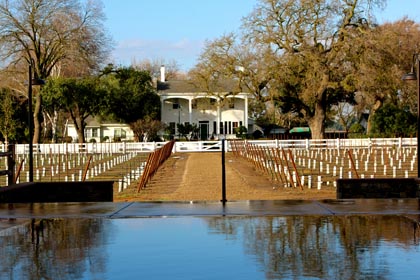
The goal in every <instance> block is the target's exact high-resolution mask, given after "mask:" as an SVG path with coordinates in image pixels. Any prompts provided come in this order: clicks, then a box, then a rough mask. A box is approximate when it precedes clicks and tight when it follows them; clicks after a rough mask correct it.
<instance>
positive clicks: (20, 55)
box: [0, 0, 109, 143]
mask: <svg viewBox="0 0 420 280" xmlns="http://www.w3.org/2000/svg"><path fill="white" fill-rule="evenodd" d="M82 3H83V5H82ZM103 19H104V15H103V13H102V6H101V4H100V2H98V1H95V0H90V1H83V2H81V1H79V0H15V1H9V0H1V1H0V45H1V49H0V57H1V58H2V59H3V61H5V63H6V64H7V65H8V68H9V69H13V71H19V70H20V71H21V72H26V71H25V69H27V67H28V66H29V65H30V66H31V67H32V68H33V73H34V77H35V78H40V79H46V78H48V77H49V76H50V75H51V74H52V73H53V72H54V71H57V69H60V70H59V71H61V69H66V70H67V71H69V72H71V71H70V69H72V67H73V65H80V64H79V62H81V61H83V63H84V66H86V65H87V66H88V67H84V68H80V69H77V70H74V69H73V73H76V72H83V70H82V69H92V70H93V69H95V68H97V66H98V64H99V63H100V62H102V61H103V59H104V58H105V57H106V56H107V54H108V51H109V47H108V46H109V40H108V38H107V36H106V34H105V33H104V32H103V30H104V28H103V25H102V22H103ZM25 65H26V67H24V66H25ZM35 100H36V101H35V102H36V104H35V109H34V112H33V115H34V138H33V142H34V143H38V141H39V137H40V121H39V115H40V112H41V102H42V99H41V94H39V93H38V94H36V98H35Z"/></svg>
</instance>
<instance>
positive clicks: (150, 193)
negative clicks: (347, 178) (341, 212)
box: [115, 153, 336, 201]
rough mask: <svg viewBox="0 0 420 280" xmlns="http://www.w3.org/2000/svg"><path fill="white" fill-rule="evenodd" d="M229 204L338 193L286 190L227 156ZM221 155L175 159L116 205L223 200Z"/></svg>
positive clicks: (189, 155)
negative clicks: (231, 202) (133, 202)
mask: <svg viewBox="0 0 420 280" xmlns="http://www.w3.org/2000/svg"><path fill="white" fill-rule="evenodd" d="M225 163H226V164H225V165H226V169H225V172H226V198H227V200H275V199H324V198H335V196H336V193H335V189H333V188H330V189H323V190H317V189H304V190H301V189H300V188H284V187H283V186H280V184H279V183H278V182H276V181H273V180H271V178H269V177H268V176H267V175H265V174H262V173H261V172H259V171H258V170H256V169H255V167H254V165H253V164H252V163H250V162H248V161H246V160H244V159H242V158H237V157H235V156H234V155H233V154H232V153H226V161H225ZM221 193H222V161H221V154H220V153H177V154H174V155H172V156H171V157H170V158H169V159H168V160H167V161H166V162H165V163H164V164H163V166H162V167H161V168H160V169H159V171H158V172H157V173H156V174H155V176H154V177H153V179H152V180H151V181H150V182H149V183H148V184H147V186H146V188H145V189H143V190H141V191H140V192H139V193H137V192H132V193H125V194H122V195H118V196H117V197H116V198H115V200H116V201H168V200H169V201H191V200H194V201H205V200H220V199H221V198H222V194H221Z"/></svg>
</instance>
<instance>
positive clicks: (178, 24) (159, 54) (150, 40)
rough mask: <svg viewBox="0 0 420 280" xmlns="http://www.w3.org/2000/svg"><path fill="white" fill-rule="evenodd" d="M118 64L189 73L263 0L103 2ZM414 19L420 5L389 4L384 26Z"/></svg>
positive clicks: (408, 0) (400, 0) (406, 0)
mask: <svg viewBox="0 0 420 280" xmlns="http://www.w3.org/2000/svg"><path fill="white" fill-rule="evenodd" d="M102 1H103V4H104V11H105V14H106V17H107V20H106V22H105V27H106V28H107V29H108V32H109V33H110V35H111V37H112V38H113V40H114V41H115V49H114V52H113V54H112V56H113V59H112V60H113V62H114V63H115V64H117V65H129V64H130V63H131V62H132V61H133V59H135V60H136V61H141V60H144V59H150V60H154V59H158V60H160V59H164V60H165V61H172V60H175V61H177V62H178V64H179V65H180V68H181V69H182V70H185V71H188V70H189V69H190V68H192V67H193V66H194V64H195V63H196V59H197V57H198V56H199V55H200V53H201V51H202V48H203V46H204V42H205V41H206V40H213V39H215V38H218V37H220V36H222V35H223V34H226V33H229V32H236V31H238V29H239V27H240V25H241V19H242V18H243V17H244V16H247V15H248V14H249V13H250V12H251V11H252V10H253V8H254V6H255V5H256V3H257V2H258V0H156V1H151V0H102ZM403 16H408V17H410V18H411V19H414V20H415V21H417V22H420V1H419V0H388V4H387V7H386V9H385V10H384V11H379V12H378V13H377V14H376V17H377V19H378V20H379V22H383V21H394V20H396V19H399V18H402V17H403Z"/></svg>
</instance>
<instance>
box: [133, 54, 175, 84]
mask: <svg viewBox="0 0 420 280" xmlns="http://www.w3.org/2000/svg"><path fill="white" fill-rule="evenodd" d="M131 65H132V66H133V67H134V68H135V69H137V70H142V71H147V72H149V73H150V76H151V77H155V78H157V77H160V68H161V66H165V77H166V80H175V79H180V78H182V74H181V71H180V69H179V64H178V62H176V61H175V60H170V61H166V60H165V59H163V58H161V59H153V60H150V59H144V60H141V61H136V60H135V59H133V60H132V61H131Z"/></svg>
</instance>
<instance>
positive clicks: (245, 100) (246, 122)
mask: <svg viewBox="0 0 420 280" xmlns="http://www.w3.org/2000/svg"><path fill="white" fill-rule="evenodd" d="M244 102H245V109H244V126H245V127H246V130H247V131H248V95H245V98H244Z"/></svg>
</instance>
